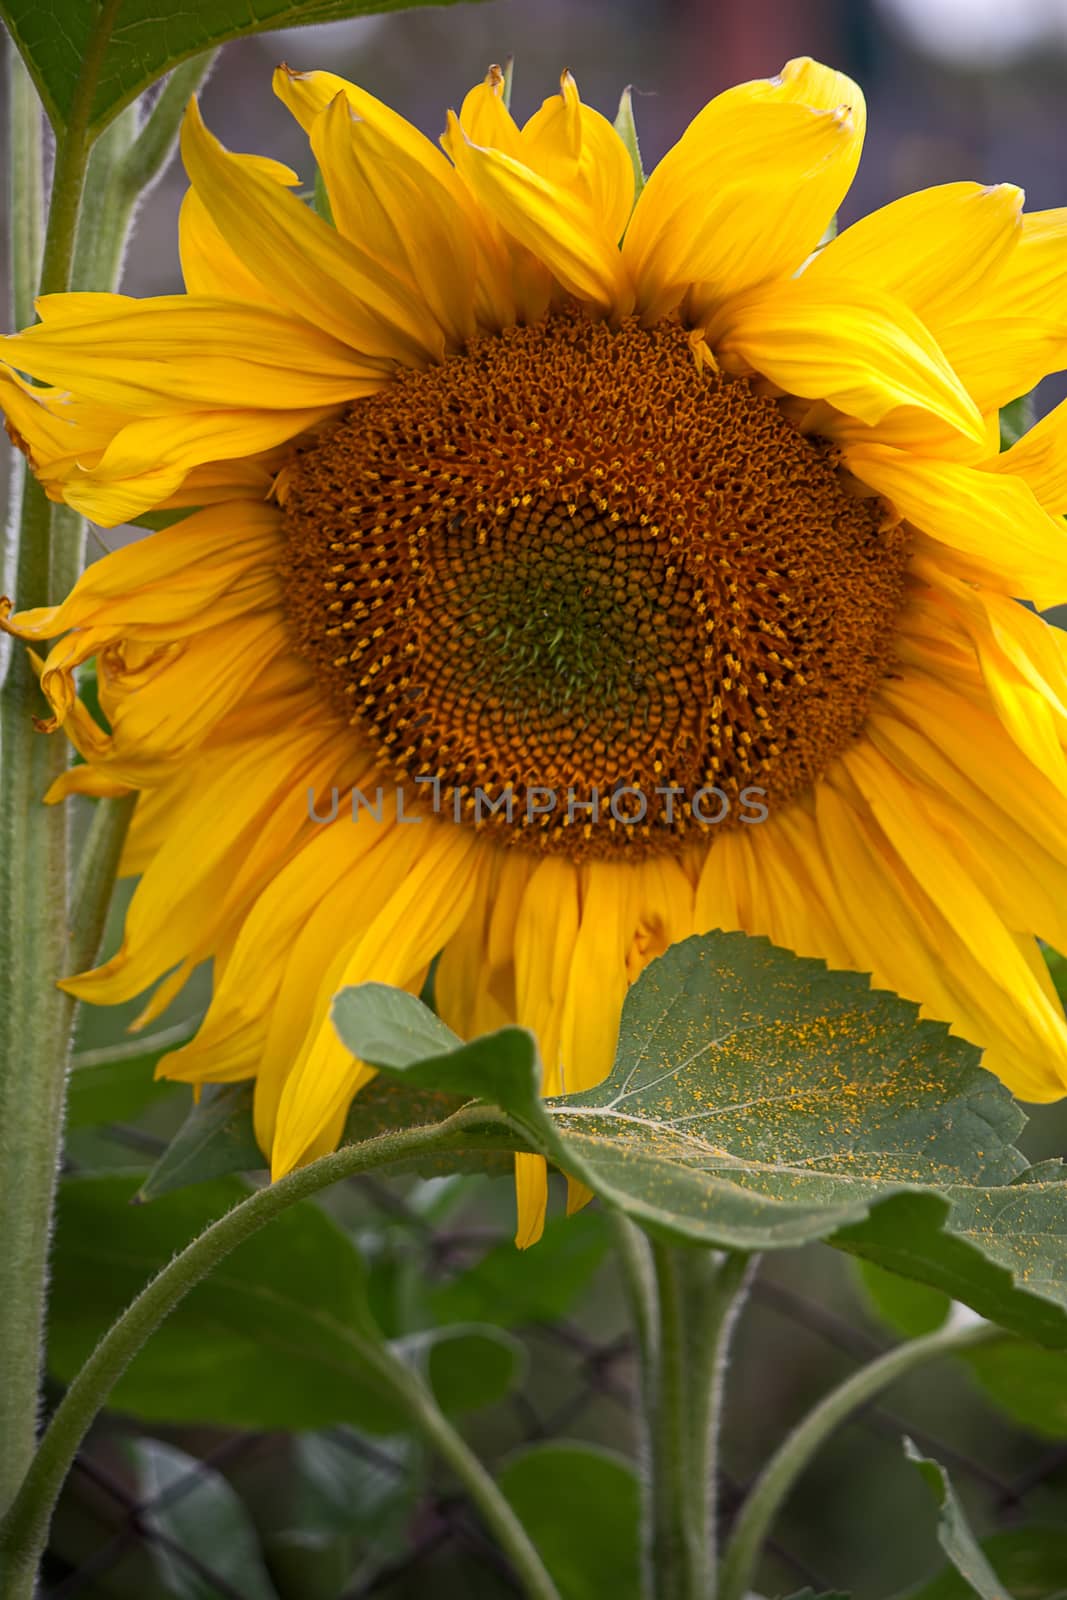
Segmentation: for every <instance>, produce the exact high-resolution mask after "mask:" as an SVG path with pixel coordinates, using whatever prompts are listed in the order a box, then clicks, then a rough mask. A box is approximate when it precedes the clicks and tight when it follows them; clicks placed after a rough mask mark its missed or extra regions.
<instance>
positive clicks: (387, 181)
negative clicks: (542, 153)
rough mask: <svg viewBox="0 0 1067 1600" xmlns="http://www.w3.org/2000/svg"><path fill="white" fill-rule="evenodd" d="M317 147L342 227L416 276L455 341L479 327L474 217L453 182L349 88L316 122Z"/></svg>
mask: <svg viewBox="0 0 1067 1600" xmlns="http://www.w3.org/2000/svg"><path fill="white" fill-rule="evenodd" d="M311 148H312V150H313V151H314V153H315V159H316V160H317V161H318V163H319V166H320V168H321V169H322V173H323V176H324V177H325V179H326V186H327V189H328V191H329V195H330V204H331V207H332V210H333V217H334V222H335V223H336V225H337V227H338V229H339V230H340V232H341V233H342V234H343V235H344V236H345V238H347V239H351V240H353V241H355V242H356V243H358V244H360V245H362V246H363V247H364V248H365V249H366V250H367V251H368V252H369V253H370V254H371V255H373V256H374V257H375V258H376V259H377V260H379V261H381V262H382V263H383V265H384V266H386V267H387V268H389V270H391V271H393V270H398V271H399V272H401V273H404V274H406V275H407V276H408V277H410V279H411V280H412V282H413V283H414V284H415V285H416V286H417V288H418V290H419V293H420V294H421V295H422V296H423V298H424V299H425V301H426V303H427V305H428V306H429V307H430V308H431V310H432V311H433V314H434V316H435V317H436V319H437V321H438V323H439V324H440V326H441V327H442V328H443V329H444V331H445V333H446V334H447V336H448V339H449V342H450V344H452V345H453V346H459V345H461V344H463V343H464V342H465V341H466V340H467V339H469V338H470V337H471V336H472V335H473V333H474V331H475V316H474V306H475V287H476V283H477V268H476V264H475V252H474V244H473V240H472V237H471V227H470V222H469V218H468V216H467V214H466V213H465V211H464V210H463V209H462V208H461V207H460V206H459V205H458V204H457V203H456V200H455V198H454V196H453V194H452V193H450V191H449V189H448V187H447V186H446V185H445V184H444V183H442V182H441V181H440V180H439V178H438V176H437V174H436V173H430V172H428V171H427V170H426V168H425V166H424V165H422V164H421V163H420V162H419V161H417V160H415V159H414V158H413V157H411V156H410V155H409V154H408V152H407V149H406V147H405V146H404V145H401V144H396V143H394V142H392V141H391V140H390V139H389V138H388V137H387V136H386V135H385V134H383V133H382V132H380V131H379V129H378V128H376V127H374V126H373V124H371V123H368V122H362V121H360V120H359V119H358V118H357V117H356V116H355V114H354V112H353V110H352V107H351V105H350V103H349V101H348V99H347V98H346V97H345V95H343V94H338V95H337V96H336V97H335V98H334V99H333V100H332V101H331V102H330V104H329V105H328V106H327V108H326V110H325V111H324V112H322V114H321V116H319V117H318V118H317V119H316V121H315V123H314V124H313V126H312V129H311ZM440 165H441V167H442V169H443V171H444V172H445V173H450V169H449V167H448V163H447V162H446V161H444V160H443V158H442V159H441V162H440Z"/></svg>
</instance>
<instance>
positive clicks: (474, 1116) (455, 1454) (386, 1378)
mask: <svg viewBox="0 0 1067 1600" xmlns="http://www.w3.org/2000/svg"><path fill="white" fill-rule="evenodd" d="M487 1121H495V1122H498V1123H500V1125H501V1126H502V1127H508V1128H510V1123H509V1122H508V1120H507V1118H506V1117H504V1115H503V1113H500V1112H496V1111H494V1110H493V1109H492V1108H490V1107H487V1106H484V1105H472V1106H465V1107H463V1108H461V1109H460V1110H459V1111H457V1112H455V1113H454V1114H453V1115H452V1116H451V1117H449V1118H447V1119H446V1120H445V1121H444V1122H441V1123H437V1124H435V1125H434V1126H431V1127H420V1128H405V1129H400V1130H394V1131H390V1132H388V1133H384V1134H380V1135H379V1136H378V1137H377V1138H375V1139H368V1140H366V1141H365V1142H364V1143H362V1144H358V1145H349V1146H347V1147H346V1148H345V1149H342V1150H338V1151H336V1152H335V1153H334V1154H333V1155H330V1156H324V1157H322V1158H321V1159H320V1160H319V1161H315V1162H312V1163H311V1164H310V1165H309V1166H306V1167H300V1168H298V1169H297V1171H295V1172H292V1173H290V1174H289V1175H288V1177H285V1178H282V1179H281V1180H280V1181H279V1182H278V1183H275V1184H271V1185H270V1186H269V1187H267V1188H264V1189H259V1190H257V1191H256V1193H254V1194H252V1195H250V1196H249V1197H248V1199H247V1200H242V1201H241V1202H240V1204H239V1205H236V1206H234V1207H233V1209H232V1210H231V1211H228V1212H227V1213H226V1215H225V1216H223V1217H220V1218H219V1220H218V1221H217V1222H214V1223H212V1224H211V1226H210V1227H209V1228H207V1229H205V1231H204V1232H203V1233H202V1234H201V1235H200V1236H199V1238H197V1239H194V1240H193V1242H192V1243H191V1244H189V1245H186V1247H185V1249H184V1250H183V1251H182V1252H181V1253H180V1254H179V1255H177V1256H175V1258H174V1260H173V1261H171V1262H169V1263H168V1265H167V1266H165V1267H164V1268H163V1269H162V1271H161V1272H159V1273H157V1275H156V1276H155V1277H154V1278H153V1279H152V1281H151V1282H150V1283H149V1284H148V1285H147V1286H146V1287H145V1288H144V1289H143V1290H142V1291H141V1293H140V1294H139V1295H138V1296H137V1298H136V1300H134V1301H133V1302H132V1303H131V1304H130V1306H128V1307H127V1309H126V1311H125V1312H124V1313H123V1314H122V1316H121V1317H120V1318H119V1320H118V1321H117V1322H116V1323H115V1324H114V1326H113V1327H111V1328H110V1329H109V1330H108V1332H107V1333H106V1334H105V1335H104V1337H103V1339H102V1340H101V1341H100V1343H99V1344H98V1345H97V1347H96V1349H95V1350H94V1351H93V1353H92V1355H91V1356H90V1357H89V1359H88V1361H87V1362H86V1363H85V1365H84V1366H83V1367H82V1369H81V1371H80V1372H79V1373H78V1375H77V1377H76V1378H75V1379H74V1381H73V1382H72V1383H71V1385H70V1388H69V1389H68V1390H67V1392H66V1394H65V1395H64V1397H63V1399H62V1401H61V1402H60V1404H59V1406H58V1408H57V1409H56V1412H55V1415H54V1416H53V1417H52V1420H51V1422H50V1423H49V1425H48V1428H47V1430H46V1432H45V1434H44V1437H43V1438H42V1440H41V1443H40V1446H39V1448H38V1450H37V1454H36V1456H35V1457H34V1459H33V1462H32V1465H31V1466H30V1468H29V1471H28V1472H27V1473H26V1476H25V1479H24V1481H23V1483H22V1486H21V1488H20V1489H19V1491H18V1494H17V1495H16V1497H15V1499H14V1501H13V1503H12V1505H11V1507H10V1510H9V1512H8V1514H7V1516H6V1517H5V1518H4V1519H3V1522H2V1523H0V1600H26V1597H27V1596H29V1595H30V1594H31V1593H32V1587H31V1586H32V1582H33V1573H34V1570H35V1568H36V1566H37V1562H38V1560H39V1558H40V1555H41V1552H42V1550H43V1549H44V1545H45V1541H46V1538H47V1535H48V1525H49V1522H50V1520H51V1516H52V1512H53V1510H54V1508H55V1504H56V1500H57V1498H58V1495H59V1491H60V1489H61V1487H62V1485H63V1481H64V1479H65V1477H66V1475H67V1472H68V1471H69V1469H70V1466H71V1464H72V1462H73V1460H74V1457H75V1455H76V1454H77V1451H78V1448H79V1446H80V1444H81V1442H82V1440H83V1439H84V1437H85V1434H86V1432H87V1430H88V1428H89V1426H90V1425H91V1423H92V1422H93V1420H94V1418H95V1417H96V1416H97V1414H98V1413H99V1411H100V1410H101V1408H102V1407H103V1405H104V1404H105V1403H106V1401H107V1398H108V1395H109V1394H110V1393H111V1390H112V1389H113V1387H114V1385H115V1384H116V1382H117V1381H118V1379H119V1378H120V1377H121V1376H122V1374H123V1372H124V1371H125V1370H126V1368H127V1366H128V1365H129V1363H130V1361H131V1360H132V1359H133V1357H134V1356H135V1355H136V1354H137V1352H138V1350H140V1348H141V1346H142V1345H143V1344H144V1343H145V1342H146V1340H147V1339H148V1338H149V1337H150V1336H151V1335H152V1333H153V1332H154V1331H155V1329H156V1328H158V1327H159V1325H160V1323H161V1322H162V1321H163V1319H164V1318H165V1317H166V1316H167V1315H168V1314H169V1313H170V1312H171V1311H173V1309H174V1307H175V1306H176V1305H177V1304H178V1303H179V1301H181V1300H182V1299H183V1298H184V1296H185V1295H187V1294H188V1293H189V1291H190V1290H191V1289H193V1288H195V1286H196V1285H197V1284H198V1283H199V1282H200V1281H201V1279H202V1278H204V1277H206V1276H207V1274H208V1273H209V1272H210V1271H211V1270H212V1269H213V1268H214V1267H215V1266H217V1265H218V1263H219V1262H220V1261H222V1260H224V1259H225V1257H226V1256H228V1255H229V1254H230V1253H231V1251H233V1250H235V1249H236V1248H237V1246H238V1245H240V1244H243V1243H244V1241H245V1240H246V1239H249V1238H251V1237H252V1235H253V1234H255V1233H258V1232H259V1230H260V1228H262V1227H265V1226H266V1224H267V1223H268V1222H270V1221H271V1220H272V1219H273V1218H274V1217H276V1216H278V1215H279V1214H280V1213H281V1212H282V1211H285V1210H287V1209H288V1207H289V1206H292V1205H295V1204H296V1203H297V1202H298V1201H300V1200H303V1199H306V1198H307V1197H308V1196H309V1195H313V1194H317V1193H318V1192H319V1190H320V1189H325V1188H328V1187H329V1186H330V1185H331V1184H333V1183H336V1182H338V1181H339V1180H340V1179H341V1178H348V1177H351V1176H352V1175H353V1174H354V1173H357V1172H368V1171H371V1170H373V1169H375V1168H378V1167H384V1166H388V1165H390V1164H391V1163H393V1162H396V1161H402V1160H405V1159H408V1158H409V1157H411V1156H412V1155H414V1154H416V1153H420V1152H425V1151H426V1150H432V1149H435V1148H437V1149H445V1148H448V1147H449V1146H450V1145H451V1144H452V1143H453V1142H454V1141H455V1139H456V1137H457V1136H462V1134H463V1130H464V1129H465V1127H466V1126H467V1125H468V1124H471V1123H476V1124H478V1125H481V1126H484V1124H485V1123H486V1122H487ZM351 1337H352V1340H353V1343H354V1344H357V1345H358V1347H359V1353H360V1356H361V1357H362V1358H363V1359H364V1360H366V1362H367V1363H368V1365H369V1366H371V1367H372V1368H373V1370H374V1371H375V1373H376V1374H377V1376H378V1377H379V1378H380V1379H381V1381H382V1383H383V1384H384V1385H385V1386H386V1387H388V1388H389V1389H390V1391H391V1392H392V1393H393V1394H394V1395H395V1397H396V1398H397V1400H398V1401H399V1402H400V1403H401V1404H402V1405H403V1406H404V1408H405V1409H406V1411H407V1413H408V1416H409V1417H410V1418H411V1421H412V1423H413V1424H414V1425H415V1427H416V1428H418V1430H419V1432H420V1433H421V1435H422V1437H423V1438H424V1439H425V1440H426V1442H427V1443H428V1444H429V1445H430V1446H431V1447H432V1448H433V1449H434V1450H436V1451H437V1452H438V1454H439V1455H440V1456H441V1458H442V1459H443V1460H444V1461H446V1462H447V1464H448V1465H449V1466H450V1467H451V1469H452V1471H453V1472H454V1473H455V1474H456V1477H457V1478H458V1479H459V1480H460V1482H461V1483H462V1484H463V1486H464V1488H465V1489H466V1491H467V1493H468V1494H469V1495H470V1498H471V1501H472V1502H473V1504H474V1505H475V1506H476V1507H477V1510H478V1512H479V1513H480V1515H481V1516H482V1518H483V1519H484V1521H485V1524H486V1527H487V1528H488V1529H489V1530H490V1532H491V1533H493V1534H494V1535H495V1537H496V1539H497V1540H498V1541H499V1543H500V1547H501V1549H502V1550H503V1552H504V1553H505V1555H506V1556H507V1557H508V1559H509V1560H510V1562H511V1564H512V1566H513V1568H514V1571H515V1574H516V1576H517V1578H518V1580H519V1582H520V1584H521V1586H522V1590H523V1593H524V1594H526V1595H527V1596H529V1597H530V1600H559V1594H558V1592H557V1590H556V1587H555V1585H554V1584H553V1582H552V1579H551V1578H550V1577H549V1575H548V1573H547V1572H546V1571H545V1568H544V1564H543V1563H542V1561H541V1558H540V1556H539V1555H538V1553H537V1551H536V1550H535V1548H534V1546H533V1544H532V1543H531V1542H530V1539H529V1536H528V1535H527V1533H526V1531H525V1529H524V1528H523V1526H522V1524H521V1523H520V1522H519V1520H518V1518H517V1517H516V1516H515V1513H514V1512H513V1511H512V1509H511V1507H510V1506H509V1505H508V1503H507V1501H506V1500H505V1499H504V1496H503V1495H502V1494H501V1492H500V1490H499V1489H498V1488H497V1486H496V1484H495V1483H494V1481H493V1479H492V1477H491V1476H490V1475H489V1473H488V1472H487V1471H486V1469H485V1467H484V1466H483V1465H482V1463H481V1462H480V1461H479V1460H478V1458H477V1457H476V1456H475V1455H474V1454H473V1452H472V1451H471V1450H470V1448H469V1447H468V1445H467V1444H466V1442H465V1441H464V1439H463V1438H462V1436H461V1435H460V1434H459V1433H458V1432H457V1431H456V1429H455V1428H453V1426H452V1424H451V1423H450V1422H449V1421H448V1420H447V1418H446V1417H445V1416H444V1415H443V1413H442V1412H441V1410H440V1407H439V1406H438V1404H437V1402H436V1400H435V1399H434V1397H433V1395H432V1393H431V1391H430V1390H429V1388H428V1387H427V1386H426V1384H425V1383H424V1382H423V1381H422V1379H421V1378H419V1377H418V1376H417V1374H415V1373H414V1372H413V1371H412V1370H411V1368H410V1367H409V1366H407V1365H406V1364H405V1363H404V1362H403V1361H402V1360H401V1359H400V1358H399V1357H398V1356H396V1355H394V1354H393V1353H392V1352H391V1351H390V1350H389V1348H388V1346H387V1345H385V1344H384V1342H383V1343H382V1344H380V1345H379V1344H377V1343H375V1342H374V1341H373V1340H372V1339H370V1338H367V1337H365V1336H363V1335H361V1334H359V1333H358V1332H357V1331H352V1333H351Z"/></svg>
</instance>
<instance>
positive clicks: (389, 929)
mask: <svg viewBox="0 0 1067 1600" xmlns="http://www.w3.org/2000/svg"><path fill="white" fill-rule="evenodd" d="M416 828H418V829H419V832H420V834H421V836H422V839H421V845H422V847H421V849H420V850H419V854H418V859H417V860H416V862H415V863H414V865H413V866H412V867H411V869H410V870H409V871H408V872H407V875H406V877H405V878H404V881H403V883H402V885H401V886H400V888H399V889H397V890H396V892H395V893H393V894H392V895H391V896H389V898H388V899H387V900H386V901H385V903H384V904H382V905H381V909H380V910H379V911H378V913H377V915H376V916H375V917H374V918H373V920H372V921H371V923H370V925H369V927H368V928H367V929H366V931H365V932H364V934H363V936H362V938H360V940H359V942H358V944H357V945H356V948H355V949H354V950H353V951H352V952H351V954H349V956H348V958H347V960H346V962H345V964H344V967H343V969H342V970H341V971H340V973H339V974H337V973H335V972H332V971H331V972H330V973H329V974H328V975H327V980H326V982H325V983H324V985H323V987H322V989H320V992H319V996H318V1008H317V1010H318V1015H317V1016H316V1019H315V1022H314V1023H313V1025H312V1031H311V1034H310V1036H309V1038H308V1040H307V1042H306V1044H305V1046H304V1049H303V1050H302V1052H301V1054H300V1056H299V1058H298V1059H297V1061H296V1062H295V1064H294V1065H293V1067H292V1070H291V1071H290V1073H289V1076H288V1078H287V1079H286V1083H285V1087H284V1089H283V1091H282V1097H281V1103H280V1105H279V1108H278V1126H277V1130H276V1132H275V1137H274V1147H273V1155H272V1162H271V1171H272V1173H273V1175H274V1177H276V1178H277V1177H281V1176H283V1175H284V1174H285V1173H286V1172H288V1171H290V1170H291V1169H292V1168H293V1167H294V1166H296V1165H297V1164H298V1163H299V1162H300V1161H301V1160H302V1159H303V1158H304V1156H305V1152H306V1151H307V1149H308V1146H309V1145H310V1144H311V1142H312V1140H313V1139H315V1138H316V1137H317V1135H318V1134H319V1132H320V1131H321V1129H322V1127H323V1125H324V1124H325V1123H327V1122H329V1121H330V1120H332V1118H333V1117H335V1116H336V1115H337V1113H338V1110H339V1108H340V1107H342V1106H344V1105H346V1104H347V1103H348V1101H349V1100H351V1098H352V1095H353V1092H354V1090H355V1087H356V1086H357V1083H358V1080H359V1077H360V1075H361V1074H362V1073H363V1072H364V1071H365V1069H364V1068H363V1067H362V1065H361V1064H360V1063H359V1062H357V1061H354V1060H353V1057H352V1056H351V1054H350V1053H349V1052H348V1051H347V1050H346V1049H345V1047H344V1046H343V1045H342V1044H341V1042H340V1040H339V1039H338V1037H337V1034H336V1032H335V1031H334V1028H333V1024H332V1021H331V1020H330V1017H329V1015H328V1014H323V1009H324V1007H327V1006H328V1005H329V1001H330V997H331V994H332V993H335V992H336V991H337V990H338V989H342V988H347V987H348V986H349V985H350V984H356V983H367V982H370V981H376V982H379V983H394V984H397V985H399V986H400V987H408V986H414V987H416V988H417V987H418V985H419V984H420V983H421V981H422V977H423V974H424V973H425V971H426V968H427V966H428V965H429V963H430V961H431V960H432V958H433V957H434V956H435V955H436V954H437V952H438V950H440V948H441V946H442V945H444V944H446V943H447V941H448V939H449V937H450V936H451V934H452V932H453V930H454V929H455V928H456V927H458V926H459V924H460V922H461V921H462V919H463V916H464V913H465V912H466V910H467V908H468V906H469V904H470V900H471V897H472V895H473V890H474V874H473V872H472V870H471V865H472V864H471V856H472V853H473V852H474V851H475V850H476V849H481V848H483V846H482V843H481V841H480V840H479V839H478V838H477V837H476V835H475V834H474V833H473V831H471V830H468V829H464V828H454V827H451V826H450V825H448V824H443V825H442V824H438V823H437V822H425V823H423V824H421V826H420V825H418V824H416V825H411V826H409V827H408V829H407V830H406V831H407V832H408V833H410V834H414V833H415V832H416ZM396 831H397V833H398V834H403V833H404V832H405V830H404V829H402V828H398V829H397V830H396Z"/></svg>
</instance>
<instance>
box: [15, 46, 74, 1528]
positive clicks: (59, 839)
mask: <svg viewBox="0 0 1067 1600" xmlns="http://www.w3.org/2000/svg"><path fill="white" fill-rule="evenodd" d="M9 48H10V47H9ZM12 54H13V51H12ZM24 80H25V72H24V69H23V67H22V64H21V62H15V61H12V63H11V72H10V78H9V82H10V85H11V94H10V96H9V100H8V114H9V118H10V124H9V138H8V150H9V153H10V159H11V162H12V168H11V185H10V187H11V194H12V230H13V231H12V236H11V237H12V288H13V293H14V298H15V304H14V305H13V306H12V312H13V313H18V312H26V311H27V309H28V308H29V303H30V301H31V299H32V291H31V289H30V278H29V274H30V272H31V271H32V270H33V268H34V265H35V263H36V261H37V259H38V257H39V254H40V233H39V219H40V205H41V197H40V194H39V193H38V194H36V195H34V194H32V193H29V192H28V189H29V186H30V185H32V184H33V183H34V182H35V181H39V178H40V171H41V158H40V145H41V134H42V118H41V111H40V106H39V105H38V104H37V102H36V100H35V97H34V96H33V95H32V93H31V92H30V91H29V89H28V86H27V84H26V83H25V81H24ZM15 162H20V163H25V165H24V166H19V167H15V165H14V163H15ZM30 314H31V315H32V308H31V309H30ZM13 476H14V486H13V492H12V500H13V503H14V505H17V507H18V514H17V515H15V514H13V515H12V516H11V517H10V518H9V519H8V521H7V523H6V537H5V546H6V548H5V555H4V562H3V575H4V578H5V582H13V583H14V584H16V585H17V591H16V592H18V593H24V594H26V595H27V597H28V603H29V604H31V605H33V604H43V603H44V602H46V601H47V598H48V583H49V531H50V523H51V515H50V508H49V505H48V501H47V500H46V499H45V496H44V493H43V491H42V490H41V488H40V486H39V485H38V483H37V482H36V480H34V479H33V478H31V477H29V476H28V475H27V474H26V473H25V470H24V468H23V465H22V462H21V460H20V461H19V462H18V463H17V466H16V470H15V473H14V475H13ZM42 709H43V701H42V699H41V695H40V691H39V689H38V687H37V680H36V677H35V675H34V673H33V670H32V667H31V665H30V661H29V658H28V656H27V653H26V651H25V650H23V649H21V648H17V647H16V648H15V649H13V650H12V651H11V655H10V661H9V668H8V671H7V674H6V677H5V679H4V684H3V689H2V692H0V760H2V764H3V773H4V782H3V785H2V786H0V916H2V917H3V928H2V929H0V994H2V995H3V997H4V1026H3V1028H2V1029H0V1217H3V1219H4V1248H3V1251H2V1253H0V1372H2V1373H3V1381H2V1382H0V1439H2V1440H3V1448H2V1449H0V1511H2V1510H3V1509H4V1507H6V1505H7V1504H8V1502H9V1500H10V1498H11V1496H12V1494H13V1493H14V1491H15V1488H16V1487H17V1485H18V1483H19V1480H20V1479H21V1477H22V1475H23V1473H24V1472H25V1470H26V1468H27V1466H28V1464H29V1461H30V1458H31V1456H32V1454H33V1446H34V1436H35V1433H36V1427H37V1406H38V1396H39V1392H40V1377H41V1336H42V1328H43V1319H44V1295H45V1274H46V1260H47V1253H48V1238H49V1230H50V1226H51V1215H52V1200H53V1193H54V1188H55V1173H56V1164H57V1161H58V1152H59V1136H60V1129H61V1126H62V1116H63V1096H64V1073H65V1070H66V1045H67V1036H68V1033H69V1027H70V1009H69V1005H68V1004H67V1002H66V1000H65V998H64V997H62V996H59V997H57V994H56V990H55V985H54V981H53V980H54V976H55V968H54V967H52V968H50V966H49V958H50V956H51V957H55V956H56V955H57V954H58V952H60V951H61V950H62V949H63V946H64V943H65V940H66V932H67V928H66V910H67V902H66V892H67V891H66V847H67V831H66V819H65V818H64V817H63V816H62V815H61V814H60V813H59V812H58V811H57V810H46V808H45V807H43V806H42V805H41V804H40V801H41V796H42V795H43V794H44V792H45V790H46V789H47V788H48V787H49V785H50V784H51V783H52V782H53V780H54V779H55V778H56V777H57V776H58V775H59V773H60V772H61V771H62V768H63V762H64V752H63V749H62V745H61V743H60V742H59V741H55V740H50V739H44V738H41V736H40V735H39V734H37V733H36V732H35V730H34V727H33V720H32V719H33V716H34V715H39V714H40V713H41V711H42Z"/></svg>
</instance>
